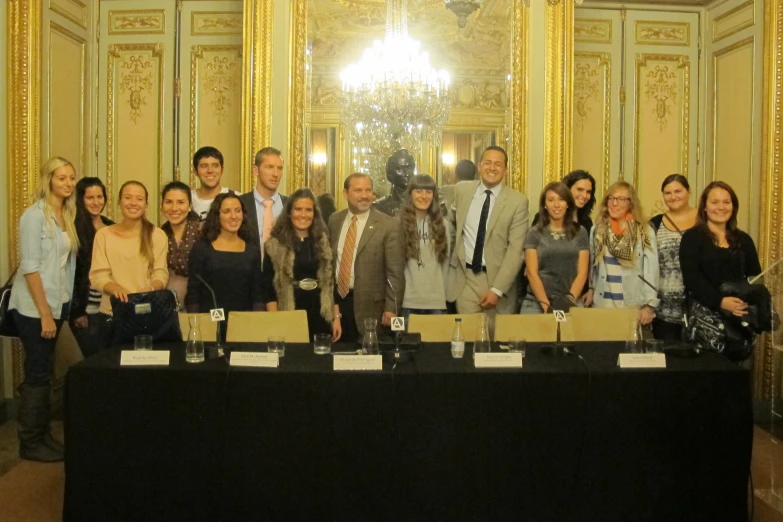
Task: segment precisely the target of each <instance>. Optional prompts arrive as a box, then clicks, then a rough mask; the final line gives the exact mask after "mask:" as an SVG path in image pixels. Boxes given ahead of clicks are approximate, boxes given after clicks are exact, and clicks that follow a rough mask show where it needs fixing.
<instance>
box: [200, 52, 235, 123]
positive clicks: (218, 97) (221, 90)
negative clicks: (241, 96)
mask: <svg viewBox="0 0 783 522" xmlns="http://www.w3.org/2000/svg"><path fill="white" fill-rule="evenodd" d="M234 67H236V63H234V62H232V61H230V60H229V58H228V57H227V56H215V57H214V58H213V59H212V63H208V64H207V72H205V73H204V87H206V88H207V89H208V90H209V91H211V92H212V94H213V96H214V99H213V100H212V101H211V102H210V104H211V105H212V106H213V107H214V108H215V113H214V115H215V118H216V119H217V124H218V125H222V124H223V122H224V121H225V119H226V115H227V108H228V106H229V105H230V104H231V98H230V96H229V95H230V94H231V93H232V92H233V91H235V90H236V83H237V81H236V78H235V77H234V76H233V75H232V74H231V71H232V69H234Z"/></svg>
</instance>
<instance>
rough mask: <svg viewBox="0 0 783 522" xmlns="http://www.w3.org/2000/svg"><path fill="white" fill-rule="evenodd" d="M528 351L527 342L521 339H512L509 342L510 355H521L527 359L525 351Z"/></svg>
mask: <svg viewBox="0 0 783 522" xmlns="http://www.w3.org/2000/svg"><path fill="white" fill-rule="evenodd" d="M526 349H527V341H525V340H524V339H522V338H520V337H511V338H509V340H508V352H509V353H521V354H522V358H523V359H524V357H525V350H526Z"/></svg>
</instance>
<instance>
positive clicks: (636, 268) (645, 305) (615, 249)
mask: <svg viewBox="0 0 783 522" xmlns="http://www.w3.org/2000/svg"><path fill="white" fill-rule="evenodd" d="M590 252H591V257H592V259H593V263H592V269H591V273H590V290H589V291H588V292H587V294H586V295H585V304H586V305H590V304H594V305H595V306H596V307H604V308H612V307H615V308H626V307H634V308H638V309H639V323H640V324H642V325H648V324H650V323H651V322H652V320H653V319H654V318H655V308H656V307H657V306H658V293H657V290H656V289H657V288H658V249H657V247H656V243H655V232H653V229H652V227H651V226H650V225H649V224H647V220H646V219H644V216H643V213H642V206H641V204H640V203H639V198H638V196H637V195H636V191H635V190H634V188H633V187H632V186H631V185H630V184H629V183H626V182H625V181H618V182H616V183H614V184H612V185H611V186H610V187H609V189H608V190H607V191H606V194H605V195H604V197H603V200H602V201H601V206H600V207H599V209H598V216H597V217H596V222H595V227H594V228H593V230H592V232H591V233H590ZM639 276H641V277H643V278H644V279H645V280H646V281H647V282H649V285H648V284H647V283H645V282H644V281H642V279H641V278H640V277H639ZM650 285H652V286H650ZM653 287H655V288H653Z"/></svg>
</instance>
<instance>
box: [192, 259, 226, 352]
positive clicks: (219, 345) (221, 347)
mask: <svg viewBox="0 0 783 522" xmlns="http://www.w3.org/2000/svg"><path fill="white" fill-rule="evenodd" d="M196 277H197V278H198V280H199V281H201V283H202V284H203V285H204V286H205V287H206V289H207V290H209V293H210V294H212V304H213V305H214V306H215V309H217V307H218V305H217V298H216V297H215V292H214V290H212V287H211V286H209V284H207V282H206V281H204V278H203V277H201V274H196ZM215 322H216V323H217V332H216V335H215V344H214V345H213V346H210V347H209V348H208V349H207V353H208V358H209V359H217V358H219V357H223V355H224V353H225V352H224V349H225V348H226V346H225V345H224V344H223V341H221V337H222V336H221V335H220V323H222V322H223V321H215Z"/></svg>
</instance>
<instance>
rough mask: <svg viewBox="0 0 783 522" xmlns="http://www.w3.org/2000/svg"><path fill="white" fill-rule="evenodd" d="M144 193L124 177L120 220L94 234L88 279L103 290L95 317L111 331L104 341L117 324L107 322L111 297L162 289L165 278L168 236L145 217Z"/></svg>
mask: <svg viewBox="0 0 783 522" xmlns="http://www.w3.org/2000/svg"><path fill="white" fill-rule="evenodd" d="M147 197H148V194H147V188H146V187H145V186H144V185H143V184H142V183H140V182H138V181H126V182H125V183H124V184H123V185H122V187H120V194H119V206H120V213H121V214H122V220H121V221H120V222H119V223H117V224H116V225H112V226H110V227H105V228H102V229H101V230H99V231H98V232H97V233H96V234H95V243H94V245H93V249H92V267H91V268H90V282H91V283H92V285H93V286H94V287H96V288H100V289H101V291H102V292H103V296H102V297H101V306H100V312H99V319H100V320H101V321H102V322H103V323H104V324H105V326H104V331H105V332H106V333H107V337H108V336H109V335H111V338H107V339H106V344H107V345H109V344H112V342H113V341H115V340H116V339H117V336H116V335H114V332H113V330H114V328H116V327H117V324H113V325H110V323H111V322H112V300H111V298H112V297H114V298H116V299H117V300H118V301H119V302H121V303H128V296H129V295H130V294H136V293H142V292H154V291H157V290H162V289H164V288H166V284H167V283H168V280H169V271H168V268H167V266H166V254H167V253H168V247H169V243H168V238H167V237H166V234H165V232H163V231H162V230H161V229H160V228H158V227H156V226H155V225H153V224H152V223H151V222H150V221H149V220H148V219H147V217H146V212H147ZM172 300H173V299H172ZM149 315H152V314H149Z"/></svg>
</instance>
